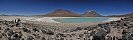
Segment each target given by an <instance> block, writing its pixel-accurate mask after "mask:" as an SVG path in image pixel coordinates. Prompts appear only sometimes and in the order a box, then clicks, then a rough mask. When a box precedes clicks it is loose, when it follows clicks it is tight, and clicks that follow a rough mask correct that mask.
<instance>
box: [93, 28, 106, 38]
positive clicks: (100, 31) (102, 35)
mask: <svg viewBox="0 0 133 40" xmlns="http://www.w3.org/2000/svg"><path fill="white" fill-rule="evenodd" d="M106 35H107V33H106V31H104V30H99V31H98V32H97V33H96V34H94V35H93V40H105V36H106Z"/></svg>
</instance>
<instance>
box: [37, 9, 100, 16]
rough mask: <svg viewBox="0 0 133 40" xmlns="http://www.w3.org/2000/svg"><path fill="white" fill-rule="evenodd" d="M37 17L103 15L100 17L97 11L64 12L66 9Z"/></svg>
mask: <svg viewBox="0 0 133 40" xmlns="http://www.w3.org/2000/svg"><path fill="white" fill-rule="evenodd" d="M36 16H46V17H100V16H102V15H100V14H99V13H97V12H96V11H93V10H91V11H87V12H85V13H84V14H77V13H74V12H71V11H69V10H64V9H57V10H54V11H52V12H50V13H48V14H45V15H36Z"/></svg>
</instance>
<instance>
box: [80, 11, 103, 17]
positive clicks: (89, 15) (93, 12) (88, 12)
mask: <svg viewBox="0 0 133 40" xmlns="http://www.w3.org/2000/svg"><path fill="white" fill-rule="evenodd" d="M82 16H83V17H100V16H101V15H100V14H98V13H97V12H96V11H93V10H90V11H87V12H85V13H84V14H82Z"/></svg>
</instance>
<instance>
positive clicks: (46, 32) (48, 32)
mask: <svg viewBox="0 0 133 40" xmlns="http://www.w3.org/2000/svg"><path fill="white" fill-rule="evenodd" d="M41 31H42V32H43V33H44V34H48V35H54V32H53V31H51V30H41Z"/></svg>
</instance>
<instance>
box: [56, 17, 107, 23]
mask: <svg viewBox="0 0 133 40" xmlns="http://www.w3.org/2000/svg"><path fill="white" fill-rule="evenodd" d="M108 19H109V18H105V17H79V18H58V19H54V20H55V21H58V22H61V23H83V22H102V21H106V20H108Z"/></svg>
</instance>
